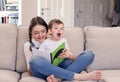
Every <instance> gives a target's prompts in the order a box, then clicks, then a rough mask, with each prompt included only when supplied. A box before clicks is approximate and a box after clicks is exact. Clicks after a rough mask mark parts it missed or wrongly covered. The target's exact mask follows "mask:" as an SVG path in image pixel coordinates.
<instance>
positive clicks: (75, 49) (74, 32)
mask: <svg viewBox="0 0 120 82" xmlns="http://www.w3.org/2000/svg"><path fill="white" fill-rule="evenodd" d="M64 37H65V38H66V39H67V40H68V44H69V47H70V49H71V52H72V53H74V54H75V55H79V53H81V52H82V51H83V50H84V34H83V29H82V28H77V27H74V28H71V27H65V34H64ZM26 41H28V26H20V27H19V28H18V48H17V54H18V55H17V71H19V72H24V71H26V61H25V56H24V52H23V51H24V50H23V48H24V47H23V46H24V43H25V42H26Z"/></svg>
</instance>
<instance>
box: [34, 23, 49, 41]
mask: <svg viewBox="0 0 120 82" xmlns="http://www.w3.org/2000/svg"><path fill="white" fill-rule="evenodd" d="M46 36H47V30H46V28H45V26H42V25H36V26H34V27H33V29H32V39H34V40H36V41H38V42H43V41H44V40H45V38H46Z"/></svg>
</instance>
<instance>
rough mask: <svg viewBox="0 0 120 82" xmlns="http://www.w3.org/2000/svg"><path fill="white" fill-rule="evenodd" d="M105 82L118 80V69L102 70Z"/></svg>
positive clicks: (119, 79)
mask: <svg viewBox="0 0 120 82" xmlns="http://www.w3.org/2000/svg"><path fill="white" fill-rule="evenodd" d="M102 73H103V76H104V77H105V78H106V80H107V82H120V70H102Z"/></svg>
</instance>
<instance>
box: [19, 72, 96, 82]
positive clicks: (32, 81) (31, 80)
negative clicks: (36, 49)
mask: <svg viewBox="0 0 120 82" xmlns="http://www.w3.org/2000/svg"><path fill="white" fill-rule="evenodd" d="M21 78H22V79H21V80H20V82H46V81H44V80H42V79H39V78H36V77H32V76H30V75H29V73H28V72H24V73H22V77H21ZM62 82H97V81H76V80H72V81H62Z"/></svg>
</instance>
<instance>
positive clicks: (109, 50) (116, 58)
mask: <svg viewBox="0 0 120 82" xmlns="http://www.w3.org/2000/svg"><path fill="white" fill-rule="evenodd" d="M119 37H120V28H119V27H115V28H109V27H104V28H103V27H95V26H94V27H92V26H91V27H90V26H88V27H86V28H85V49H90V50H92V51H93V53H94V54H95V60H94V62H93V63H92V65H91V67H90V68H91V69H106V70H107V69H108V70H109V69H120V38H119Z"/></svg>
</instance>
